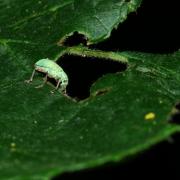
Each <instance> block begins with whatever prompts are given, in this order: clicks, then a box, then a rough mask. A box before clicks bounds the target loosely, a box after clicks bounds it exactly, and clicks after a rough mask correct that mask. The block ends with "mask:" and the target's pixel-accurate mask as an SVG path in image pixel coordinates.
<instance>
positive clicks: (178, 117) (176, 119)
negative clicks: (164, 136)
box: [169, 103, 180, 124]
mask: <svg viewBox="0 0 180 180" xmlns="http://www.w3.org/2000/svg"><path fill="white" fill-rule="evenodd" d="M169 122H170V123H175V124H180V103H177V104H176V105H175V108H174V109H173V112H172V114H171V117H170V119H169Z"/></svg>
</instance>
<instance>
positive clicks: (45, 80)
mask: <svg viewBox="0 0 180 180" xmlns="http://www.w3.org/2000/svg"><path fill="white" fill-rule="evenodd" d="M47 78H48V74H46V76H45V79H44V82H43V83H42V84H40V85H39V86H36V87H35V88H42V87H43V86H44V85H45V84H46V82H47Z"/></svg>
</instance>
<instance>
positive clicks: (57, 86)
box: [56, 79, 61, 90]
mask: <svg viewBox="0 0 180 180" xmlns="http://www.w3.org/2000/svg"><path fill="white" fill-rule="evenodd" d="M60 83H61V80H60V79H59V80H58V82H57V85H56V90H58V88H59V85H60Z"/></svg>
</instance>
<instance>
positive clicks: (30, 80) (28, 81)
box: [25, 69, 36, 83]
mask: <svg viewBox="0 0 180 180" xmlns="http://www.w3.org/2000/svg"><path fill="white" fill-rule="evenodd" d="M35 72H36V70H35V69H34V70H33V72H32V75H31V77H30V79H29V80H25V82H27V83H30V82H32V81H33V77H34V74H35Z"/></svg>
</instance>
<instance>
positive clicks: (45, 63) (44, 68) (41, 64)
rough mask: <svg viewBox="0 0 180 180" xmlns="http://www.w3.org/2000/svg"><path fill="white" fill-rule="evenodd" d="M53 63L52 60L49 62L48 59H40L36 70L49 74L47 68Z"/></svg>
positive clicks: (36, 64)
mask: <svg viewBox="0 0 180 180" xmlns="http://www.w3.org/2000/svg"><path fill="white" fill-rule="evenodd" d="M49 63H51V60H49V59H48V58H46V59H40V60H39V61H37V62H36V63H35V65H34V66H35V69H36V70H37V71H39V72H43V73H46V72H47V67H48V64H49Z"/></svg>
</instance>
